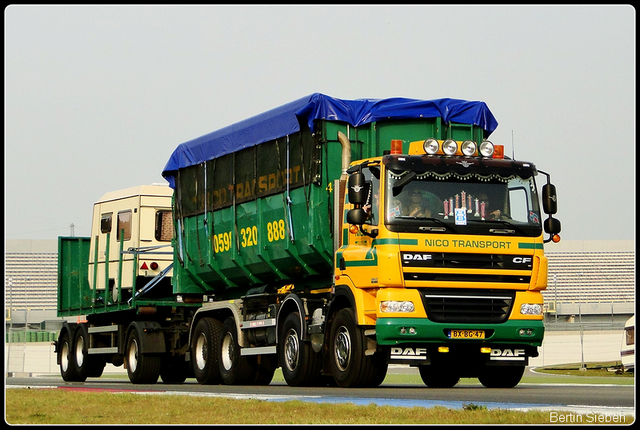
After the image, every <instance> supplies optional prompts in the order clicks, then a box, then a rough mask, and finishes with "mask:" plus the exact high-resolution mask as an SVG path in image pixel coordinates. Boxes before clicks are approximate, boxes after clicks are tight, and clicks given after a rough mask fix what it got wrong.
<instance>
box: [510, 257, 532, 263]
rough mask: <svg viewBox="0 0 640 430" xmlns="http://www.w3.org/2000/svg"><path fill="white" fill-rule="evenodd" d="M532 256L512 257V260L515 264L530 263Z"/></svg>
mask: <svg viewBox="0 0 640 430" xmlns="http://www.w3.org/2000/svg"><path fill="white" fill-rule="evenodd" d="M532 261H533V258H531V257H513V262H514V263H515V264H531V262H532Z"/></svg>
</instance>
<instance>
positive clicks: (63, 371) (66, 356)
mask: <svg viewBox="0 0 640 430" xmlns="http://www.w3.org/2000/svg"><path fill="white" fill-rule="evenodd" d="M72 346H73V339H72V337H71V333H69V330H64V331H63V332H62V334H61V335H60V339H58V361H59V362H60V375H61V376H62V379H63V380H64V381H66V382H82V381H84V379H80V378H79V376H78V368H77V366H76V362H75V357H74V354H73V347H72Z"/></svg>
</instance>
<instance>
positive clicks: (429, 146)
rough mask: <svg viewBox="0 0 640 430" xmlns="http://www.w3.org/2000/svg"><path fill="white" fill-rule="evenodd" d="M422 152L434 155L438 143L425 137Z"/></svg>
mask: <svg viewBox="0 0 640 430" xmlns="http://www.w3.org/2000/svg"><path fill="white" fill-rule="evenodd" d="M423 148H424V152H426V153H427V154H429V155H435V154H437V153H438V149H440V144H439V143H438V141H437V140H435V139H427V140H425V141H424V144H423Z"/></svg>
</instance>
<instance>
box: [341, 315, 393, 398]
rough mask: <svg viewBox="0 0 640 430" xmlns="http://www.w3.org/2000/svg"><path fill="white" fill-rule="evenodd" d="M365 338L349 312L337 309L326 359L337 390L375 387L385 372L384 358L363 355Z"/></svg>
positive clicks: (378, 355)
mask: <svg viewBox="0 0 640 430" xmlns="http://www.w3.org/2000/svg"><path fill="white" fill-rule="evenodd" d="M366 344H367V339H366V338H365V336H364V331H363V330H362V329H361V328H359V327H358V326H357V325H356V320H355V317H354V315H353V311H352V310H351V309H341V310H339V311H338V313H337V314H336V317H335V319H334V321H333V323H332V324H331V330H330V344H329V358H330V360H331V361H330V367H331V374H332V375H333V378H334V379H335V380H336V383H337V384H338V385H339V386H340V387H375V386H378V385H380V384H381V383H382V381H383V380H384V377H385V376H386V373H387V362H386V359H385V356H384V355H383V354H381V353H376V354H373V355H370V356H366V355H365V350H366Z"/></svg>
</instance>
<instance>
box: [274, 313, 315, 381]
mask: <svg viewBox="0 0 640 430" xmlns="http://www.w3.org/2000/svg"><path fill="white" fill-rule="evenodd" d="M301 336H302V326H301V322H300V314H299V313H298V312H293V313H290V314H289V315H288V316H287V317H286V318H285V320H284V323H283V324H282V330H281V332H280V342H279V345H278V357H279V360H280V365H281V366H282V375H283V376H284V379H285V381H287V384H288V385H290V386H292V387H304V386H313V385H318V384H319V382H320V381H321V379H322V374H321V370H322V356H321V355H320V354H318V353H316V352H314V351H313V348H312V347H311V344H310V343H309V342H304V341H302V339H301Z"/></svg>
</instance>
